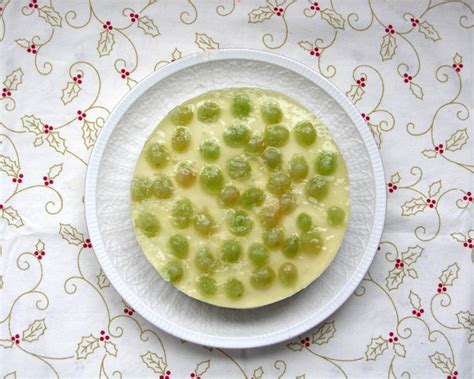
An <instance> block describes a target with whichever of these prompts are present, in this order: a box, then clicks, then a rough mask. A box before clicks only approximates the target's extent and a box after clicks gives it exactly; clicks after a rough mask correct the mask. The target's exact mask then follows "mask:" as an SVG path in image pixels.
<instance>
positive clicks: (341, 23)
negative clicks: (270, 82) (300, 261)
mask: <svg viewBox="0 0 474 379" xmlns="http://www.w3.org/2000/svg"><path fill="white" fill-rule="evenodd" d="M319 1H320V2H315V1H304V0H299V1H295V0H267V1H265V0H241V1H238V0H237V1H236V0H213V1H204V0H188V1H184V0H173V1H171V0H167V1H166V0H159V1H157V0H149V1H139V0H133V1H105V0H102V1H99V0H90V1H86V0H84V1H80V0H71V1H52V0H0V41H1V42H0V81H1V82H2V85H1V86H0V87H1V88H2V95H1V97H0V178H1V186H0V204H1V205H0V230H1V239H0V243H1V245H0V247H1V250H0V254H1V255H0V377H5V378H9V379H11V378H26V377H82V378H94V377H100V378H121V377H124V378H127V377H140V378H145V377H150V378H152V377H153V378H160V379H164V378H166V379H171V378H180V379H181V378H298V379H301V378H323V377H325V378H339V377H351V378H357V377H363V378H381V377H388V378H411V377H414V378H447V379H455V378H469V377H472V375H473V372H472V343H473V341H474V326H473V323H474V315H473V313H472V312H473V310H472V309H473V307H472V259H473V258H472V257H473V242H472V240H473V239H474V230H473V229H474V228H473V226H472V220H473V214H472V209H473V207H474V204H473V193H474V187H473V175H472V174H473V172H474V166H473V163H474V162H473V144H472V116H471V115H470V111H471V110H472V53H473V48H472V46H473V45H472V43H473V38H472V36H473V34H472V27H473V14H472V8H473V3H472V1H465V2H463V1H444V2H440V1H416V2H415V1H397V2H395V1H391V2H390V1H380V0H379V1H376V0H373V1H370V0H369V1H367V0H360V1H335V0H334V1H333V0H329V1H328V0H319ZM231 47H242V48H253V49H263V50H267V51H272V52H276V53H279V54H283V55H286V56H288V57H291V58H293V59H296V60H298V61H300V62H302V63H303V64H306V65H308V66H309V67H311V68H313V69H314V70H316V71H317V72H319V73H320V74H321V75H323V76H324V77H326V78H328V79H329V80H331V81H332V82H334V83H335V84H336V85H337V86H338V87H339V88H341V90H343V91H344V92H345V93H346V94H347V96H348V97H349V98H350V99H351V100H352V101H353V102H354V103H355V104H356V106H357V107H358V109H359V110H360V112H361V115H362V117H363V118H364V119H365V121H366V124H367V126H366V127H367V128H369V129H370V130H371V131H372V133H373V136H374V138H375V140H376V142H377V145H378V147H379V149H380V153H381V155H382V158H383V162H384V166H385V171H386V182H387V191H388V209H387V219H386V226H385V231H384V234H383V239H382V242H381V243H380V247H379V249H378V251H377V253H376V257H375V260H374V262H373V264H372V266H371V268H370V270H369V272H368V273H367V275H366V276H365V278H364V279H363V281H362V283H361V285H360V286H359V288H358V289H357V290H356V291H355V293H354V295H353V296H352V297H351V298H350V299H349V300H348V301H347V303H346V304H344V305H343V306H342V307H341V308H340V309H339V310H338V311H337V312H336V313H335V314H333V315H332V316H331V317H330V318H329V319H328V320H326V321H325V322H324V323H323V324H321V325H319V326H316V327H315V328H314V329H312V330H309V331H308V332H307V333H305V334H304V335H301V336H298V337H297V338H294V339H292V340H290V341H285V342H281V343H279V344H276V345H273V346H269V347H266V348H261V349H247V350H225V349H219V348H212V347H208V346H198V345H194V344H192V343H188V342H186V341H182V340H179V339H176V338H174V337H173V336H170V335H168V334H166V333H165V332H163V331H161V330H159V329H157V328H156V327H154V326H153V325H150V324H149V323H147V322H146V321H145V320H144V319H142V318H141V317H140V315H139V314H137V313H136V312H135V311H134V310H133V309H132V308H131V307H130V306H129V305H128V304H126V303H125V302H124V301H123V300H122V299H121V298H120V296H119V295H118V294H117V293H116V292H115V291H114V288H113V287H112V286H111V284H110V282H109V281H108V279H107V277H106V276H105V275H104V273H103V272H102V270H101V268H100V266H99V264H98V262H97V260H96V258H95V256H94V241H90V240H89V237H88V235H87V229H86V225H85V220H84V204H83V187H84V177H85V172H86V169H87V162H88V158H89V155H90V152H91V149H92V147H93V145H94V142H95V140H96V138H97V135H98V134H99V133H100V129H101V127H102V126H103V125H104V122H105V120H106V119H107V116H108V115H109V114H110V112H111V111H112V109H113V107H114V106H115V105H116V104H117V102H118V101H119V100H120V99H121V98H122V97H123V96H124V95H125V94H127V92H129V91H130V90H131V89H132V88H133V86H134V85H135V84H136V83H137V82H139V81H140V80H141V79H143V78H144V77H145V76H146V75H148V74H150V73H151V72H153V71H154V70H158V69H159V68H160V67H162V66H164V65H167V64H173V63H172V62H173V61H175V60H178V59H180V58H181V57H182V56H185V55H187V54H191V53H195V52H199V51H208V50H214V49H223V48H231ZM276 80H277V79H276Z"/></svg>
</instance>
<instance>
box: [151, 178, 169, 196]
mask: <svg viewBox="0 0 474 379" xmlns="http://www.w3.org/2000/svg"><path fill="white" fill-rule="evenodd" d="M152 192H153V195H154V196H155V197H157V198H158V199H168V198H170V197H171V196H173V192H174V185H173V182H172V181H171V179H170V178H168V177H167V176H166V175H157V176H155V177H154V178H153V186H152Z"/></svg>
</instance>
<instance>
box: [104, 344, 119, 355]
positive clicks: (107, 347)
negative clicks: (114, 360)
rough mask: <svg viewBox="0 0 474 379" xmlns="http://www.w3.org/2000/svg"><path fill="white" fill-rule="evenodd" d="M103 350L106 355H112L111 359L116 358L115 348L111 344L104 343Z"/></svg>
mask: <svg viewBox="0 0 474 379" xmlns="http://www.w3.org/2000/svg"><path fill="white" fill-rule="evenodd" d="M104 348H105V351H106V352H107V354H109V355H112V356H113V357H116V356H117V346H115V344H114V343H113V342H110V341H107V342H105V345H104Z"/></svg>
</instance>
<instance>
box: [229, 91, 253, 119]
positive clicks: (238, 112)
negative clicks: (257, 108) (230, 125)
mask: <svg viewBox="0 0 474 379" xmlns="http://www.w3.org/2000/svg"><path fill="white" fill-rule="evenodd" d="M251 109H252V105H251V104H250V97H249V96H248V95H247V94H245V93H239V94H237V95H235V96H234V98H233V99H232V114H233V115H234V117H239V118H243V117H247V116H248V115H249V113H250V111H251Z"/></svg>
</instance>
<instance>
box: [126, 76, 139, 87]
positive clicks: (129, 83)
mask: <svg viewBox="0 0 474 379" xmlns="http://www.w3.org/2000/svg"><path fill="white" fill-rule="evenodd" d="M136 84H137V81H136V80H133V79H132V78H130V77H127V87H128V88H129V89H132V88H133V87H135V85H136Z"/></svg>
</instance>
